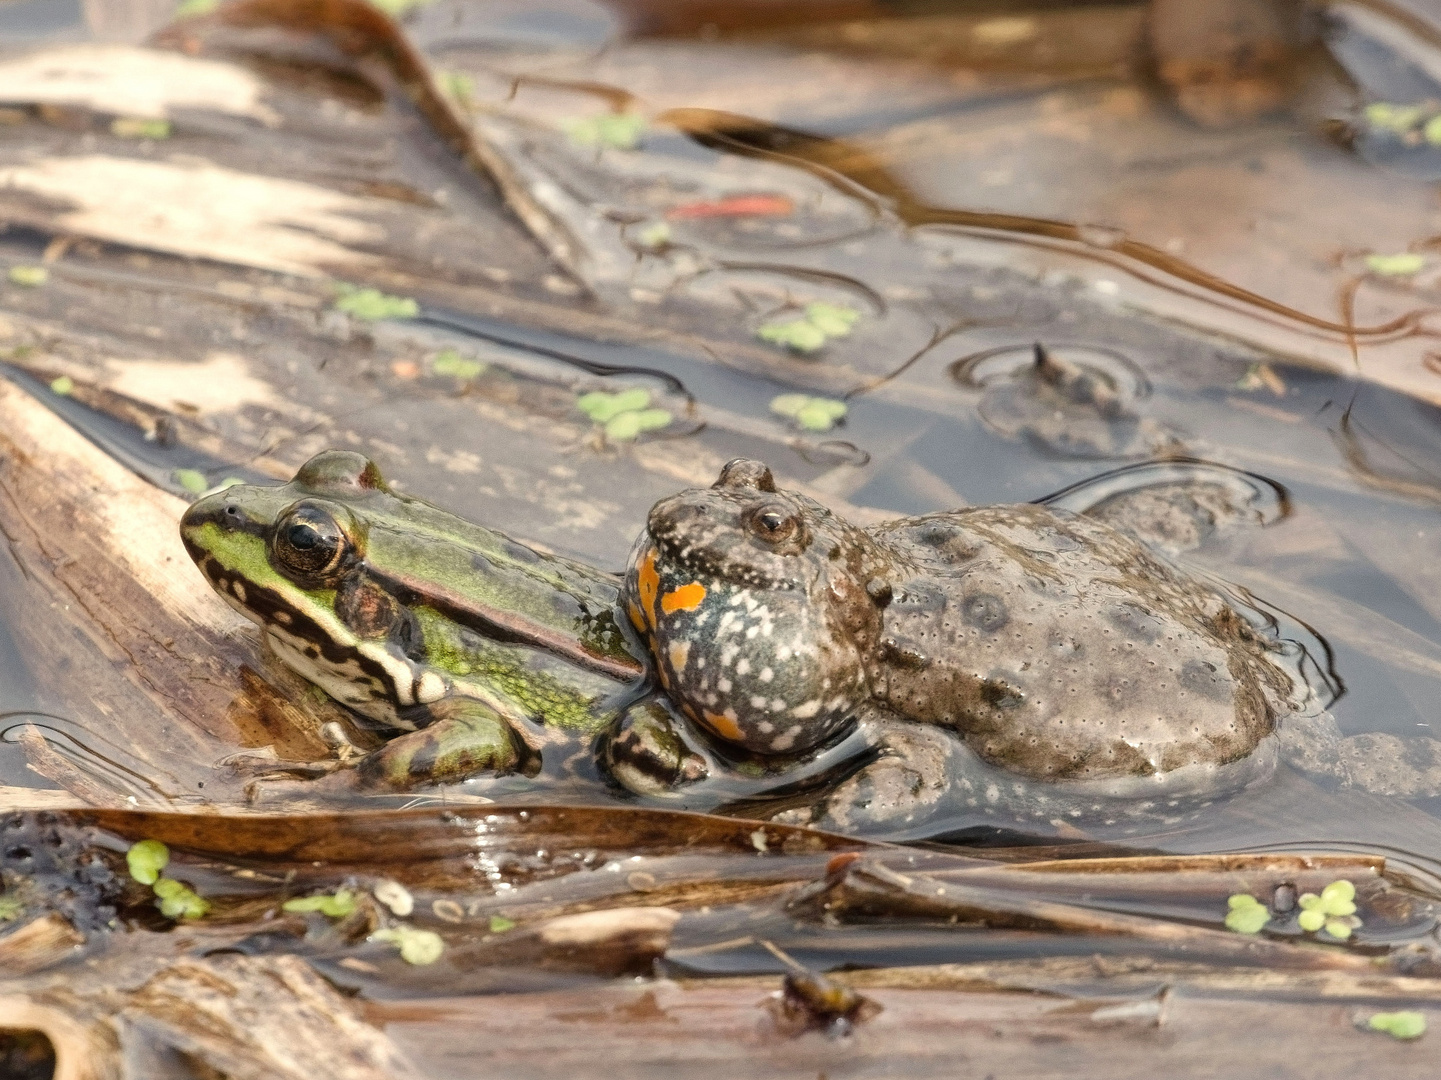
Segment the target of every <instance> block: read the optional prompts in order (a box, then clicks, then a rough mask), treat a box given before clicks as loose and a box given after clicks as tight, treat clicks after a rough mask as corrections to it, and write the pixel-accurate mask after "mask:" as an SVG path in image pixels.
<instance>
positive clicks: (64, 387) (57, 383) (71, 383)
mask: <svg viewBox="0 0 1441 1080" xmlns="http://www.w3.org/2000/svg"><path fill="white" fill-rule="evenodd" d="M74 389H75V380H74V379H72V378H71V377H70V376H69V375H61V376H59V377H57V378H56V379H54V380H52V381H51V383H50V392H51V393H52V394H59V395H60V396H61V397H65V396H66V395H67V394H70V393H71V392H73V391H74Z"/></svg>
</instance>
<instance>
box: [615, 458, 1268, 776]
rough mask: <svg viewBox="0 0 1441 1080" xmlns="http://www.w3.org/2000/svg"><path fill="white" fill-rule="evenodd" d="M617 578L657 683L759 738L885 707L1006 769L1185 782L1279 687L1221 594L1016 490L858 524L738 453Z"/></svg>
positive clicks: (943, 751)
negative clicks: (993, 499) (1013, 495)
mask: <svg viewBox="0 0 1441 1080" xmlns="http://www.w3.org/2000/svg"><path fill="white" fill-rule="evenodd" d="M626 590H627V591H626V597H627V604H628V611H629V616H630V618H631V620H632V622H633V623H634V624H635V626H636V628H637V629H638V630H639V631H640V633H641V634H642V635H643V636H645V637H646V639H647V641H648V642H649V644H650V646H651V649H652V650H653V654H654V659H655V663H656V667H657V672H658V676H659V678H660V680H661V682H662V684H663V685H664V686H665V687H666V689H667V691H668V692H669V693H670V695H671V697H672V698H673V699H674V700H675V701H676V702H677V703H678V704H679V705H680V707H681V708H682V710H683V711H684V712H685V713H686V715H688V716H689V717H691V719H693V720H694V721H695V722H696V723H698V724H700V725H702V726H703V727H705V728H707V729H708V730H709V731H710V732H711V733H712V734H714V735H715V736H716V737H717V738H719V739H721V740H725V741H728V742H731V743H734V744H737V745H739V746H743V747H745V748H746V749H747V750H749V751H751V752H755V753H762V754H764V753H785V752H791V753H793V752H796V751H798V750H803V749H806V748H810V747H815V746H818V745H820V744H822V743H825V742H826V741H827V740H830V739H832V738H834V737H835V736H837V735H838V733H840V732H841V731H842V730H843V729H845V728H846V727H847V726H848V725H849V724H850V723H851V722H853V721H856V720H859V721H860V722H863V723H865V722H871V723H877V724H881V725H886V724H889V725H891V727H892V728H894V725H895V724H896V723H897V722H900V723H903V724H908V725H910V726H911V727H912V729H913V730H911V731H909V732H906V733H905V734H904V736H903V738H902V740H901V741H903V742H906V743H908V744H914V743H916V742H917V740H919V741H920V742H921V743H922V744H924V746H923V748H922V749H923V753H924V754H925V755H928V756H930V757H931V758H933V759H934V758H935V757H936V756H937V755H940V756H942V757H945V756H948V755H949V754H950V753H951V751H950V750H948V749H947V748H946V747H945V745H944V743H936V741H935V739H934V738H933V737H932V736H928V735H925V734H923V733H922V732H920V731H918V730H914V729H915V728H916V727H917V726H921V727H928V728H932V729H941V730H946V729H949V730H950V731H951V732H954V734H955V735H956V736H958V737H959V739H960V740H961V741H962V742H963V743H964V745H965V748H966V749H967V750H968V751H969V752H970V753H972V754H974V755H975V756H976V757H977V758H979V760H980V762H981V763H983V764H984V765H986V766H990V767H994V769H995V770H996V771H997V774H998V775H999V776H1000V777H1001V778H1002V779H1004V777H1006V776H1012V777H1023V778H1029V779H1031V780H1044V781H1081V782H1102V783H1105V782H1111V781H1128V780H1132V779H1153V780H1158V781H1164V780H1165V779H1166V778H1167V777H1171V776H1176V777H1182V776H1184V777H1186V781H1185V786H1187V787H1190V788H1194V787H1196V775H1197V773H1198V772H1199V773H1203V774H1217V775H1218V774H1219V773H1220V772H1222V771H1225V767H1226V766H1228V765H1230V764H1232V763H1236V762H1241V761H1243V760H1244V759H1247V758H1248V757H1249V756H1251V755H1252V754H1253V752H1254V751H1256V749H1257V748H1258V746H1259V745H1260V744H1261V743H1262V741H1263V740H1264V739H1266V737H1267V736H1268V735H1269V734H1270V733H1271V732H1272V731H1273V729H1274V728H1275V726H1276V722H1277V718H1278V715H1279V714H1280V713H1281V712H1283V711H1286V710H1287V709H1288V708H1289V703H1288V702H1287V701H1286V699H1287V696H1288V695H1289V694H1291V693H1292V692H1293V684H1292V682H1291V680H1290V679H1289V677H1288V676H1287V675H1286V674H1285V673H1284V672H1283V671H1282V670H1281V669H1280V668H1279V667H1278V666H1276V665H1275V664H1273V663H1272V662H1271V660H1270V657H1269V655H1268V654H1269V649H1270V645H1269V643H1268V642H1267V641H1265V640H1264V639H1262V638H1261V637H1260V636H1259V635H1258V634H1257V632H1256V631H1255V630H1253V628H1252V627H1251V626H1250V624H1249V623H1248V622H1247V621H1246V620H1245V619H1243V618H1242V617H1241V616H1240V615H1238V614H1237V612H1236V611H1235V610H1234V609H1233V608H1232V607H1231V606H1230V605H1229V604H1228V603H1227V601H1226V599H1225V598H1224V597H1223V596H1222V595H1221V594H1220V593H1218V592H1217V591H1216V590H1215V589H1213V588H1211V587H1210V586H1208V585H1206V584H1204V583H1202V582H1200V581H1198V580H1196V579H1193V578H1191V577H1189V576H1187V575H1186V574H1184V573H1182V572H1181V571H1180V570H1178V569H1177V568H1176V567H1174V566H1172V565H1170V564H1169V563H1167V562H1165V561H1163V560H1162V559H1161V558H1160V557H1159V556H1157V555H1156V554H1154V553H1153V552H1151V551H1150V550H1148V549H1147V548H1146V547H1145V546H1143V545H1142V544H1141V543H1140V542H1139V541H1137V540H1136V539H1135V538H1134V537H1132V536H1130V535H1128V534H1127V533H1125V532H1122V531H1120V530H1118V529H1116V528H1115V527H1113V526H1111V525H1108V524H1106V523H1105V522H1101V521H1096V520H1092V519H1089V518H1085V517H1081V516H1078V515H1076V514H1073V513H1070V512H1068V511H1065V510H1058V509H1052V508H1050V507H1045V506H1036V505H1024V506H991V507H977V508H973V509H967V510H959V511H955V512H950V513H940V514H929V515H926V516H924V517H919V518H909V519H904V520H901V521H895V522H890V523H886V524H882V525H878V526H874V527H870V528H864V529H863V528H858V527H856V526H853V525H851V524H848V523H847V522H845V521H843V520H842V519H840V518H839V517H837V516H836V515H835V514H833V513H831V512H830V511H829V510H827V509H826V508H825V507H823V506H821V505H820V504H818V503H816V502H814V501H813V500H811V499H808V498H806V497H805V496H803V495H800V494H798V493H796V492H790V491H779V490H777V489H776V486H775V483H774V480H773V479H772V477H771V474H770V471H769V469H767V468H766V467H765V466H764V465H762V464H760V463H759V462H753V461H744V460H739V461H734V462H731V463H730V464H729V465H727V466H726V468H725V470H724V471H723V472H722V474H721V477H720V479H719V481H718V482H717V483H716V484H715V486H714V487H711V488H702V489H693V490H690V491H685V492H682V493H681V494H679V495H676V496H674V497H672V498H669V499H665V500H662V501H661V502H659V503H657V504H656V506H655V507H654V509H652V511H651V513H650V517H649V520H648V523H647V529H646V532H645V534H644V535H643V536H642V538H641V539H640V541H639V542H638V544H637V545H636V548H635V551H634V555H633V558H632V563H631V567H630V570H629V573H628V576H627V581H626ZM883 741H884V740H883ZM892 742H894V740H892ZM909 748H910V749H913V748H914V747H913V746H911V747H909ZM927 748H928V749H927ZM888 749H890V750H891V751H892V752H891V753H890V754H889V755H888V756H890V757H896V756H901V757H904V756H905V752H904V751H903V750H898V749H897V748H896V746H894V745H889V746H888ZM1271 760H1272V761H1274V755H1273V756H1272V757H1271ZM893 765H894V762H891V763H890V766H893ZM888 767H889V766H888ZM947 767H949V766H947ZM1230 771H1231V772H1234V773H1236V775H1237V776H1238V777H1240V776H1242V775H1243V773H1242V771H1238V770H1230ZM926 773H927V770H926V769H924V768H921V769H918V771H917V776H918V777H919V778H920V780H918V782H923V781H924V778H925V776H926ZM1245 775H1250V774H1245ZM938 782H939V783H941V784H942V786H944V784H945V781H938ZM1200 786H1201V787H1202V788H1205V787H1206V786H1207V785H1206V783H1204V782H1203V783H1201V785H1200ZM1151 788H1152V790H1153V791H1154V793H1155V794H1158V795H1160V794H1164V791H1165V785H1164V783H1162V784H1160V785H1159V786H1157V785H1151ZM1119 790H1120V789H1119V788H1118V789H1117V791H1119Z"/></svg>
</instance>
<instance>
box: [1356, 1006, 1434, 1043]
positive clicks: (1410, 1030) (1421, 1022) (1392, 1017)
mask: <svg viewBox="0 0 1441 1080" xmlns="http://www.w3.org/2000/svg"><path fill="white" fill-rule="evenodd" d="M1366 1026H1367V1027H1368V1028H1370V1029H1371V1030H1372V1031H1384V1032H1385V1033H1386V1034H1387V1035H1390V1036H1391V1037H1392V1038H1393V1039H1419V1038H1420V1037H1421V1036H1422V1035H1425V1034H1426V1015H1425V1014H1424V1013H1419V1012H1415V1011H1414V1010H1410V1009H1406V1010H1403V1011H1401V1012H1384V1013H1376V1014H1375V1015H1373V1016H1372V1017H1371V1018H1370V1019H1368V1020H1367V1021H1366Z"/></svg>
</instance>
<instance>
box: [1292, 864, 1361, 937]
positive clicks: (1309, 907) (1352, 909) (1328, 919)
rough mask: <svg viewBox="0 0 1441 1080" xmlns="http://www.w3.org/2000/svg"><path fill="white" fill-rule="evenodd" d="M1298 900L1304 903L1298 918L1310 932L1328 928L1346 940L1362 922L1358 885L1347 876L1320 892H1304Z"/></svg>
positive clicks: (1327, 931)
mask: <svg viewBox="0 0 1441 1080" xmlns="http://www.w3.org/2000/svg"><path fill="white" fill-rule="evenodd" d="M1297 902H1298V903H1299V904H1300V905H1301V914H1300V915H1298V916H1297V917H1296V921H1297V923H1299V924H1300V926H1301V929H1302V930H1305V931H1306V932H1307V933H1308V934H1314V933H1316V932H1317V931H1319V930H1325V931H1326V933H1327V934H1329V935H1331V936H1332V937H1334V938H1339V939H1341V940H1342V941H1344V940H1346V938H1349V937H1350V936H1351V931H1352V930H1354V929H1355V928H1356V927H1358V926H1360V925H1361V920H1360V919H1358V918H1356V886H1355V885H1353V884H1351V882H1349V881H1346V880H1345V879H1344V878H1343V879H1342V880H1340V881H1333V882H1331V884H1329V885H1327V886H1326V887H1325V888H1324V889H1322V890H1321V895H1320V896H1317V895H1316V894H1315V893H1303V894H1302V895H1301V897H1300V898H1299V900H1298V901H1297Z"/></svg>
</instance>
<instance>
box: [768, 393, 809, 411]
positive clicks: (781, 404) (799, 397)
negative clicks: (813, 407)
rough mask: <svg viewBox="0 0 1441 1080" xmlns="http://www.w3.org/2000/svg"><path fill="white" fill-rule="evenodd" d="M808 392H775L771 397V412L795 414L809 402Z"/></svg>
mask: <svg viewBox="0 0 1441 1080" xmlns="http://www.w3.org/2000/svg"><path fill="white" fill-rule="evenodd" d="M810 400H811V399H810V395H809V394H777V395H776V396H775V397H773V398H771V412H773V413H780V414H781V415H782V416H795V414H796V413H798V412H800V411H801V410H802V409H804V408H805V407H806V405H807V404H809V403H810Z"/></svg>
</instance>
